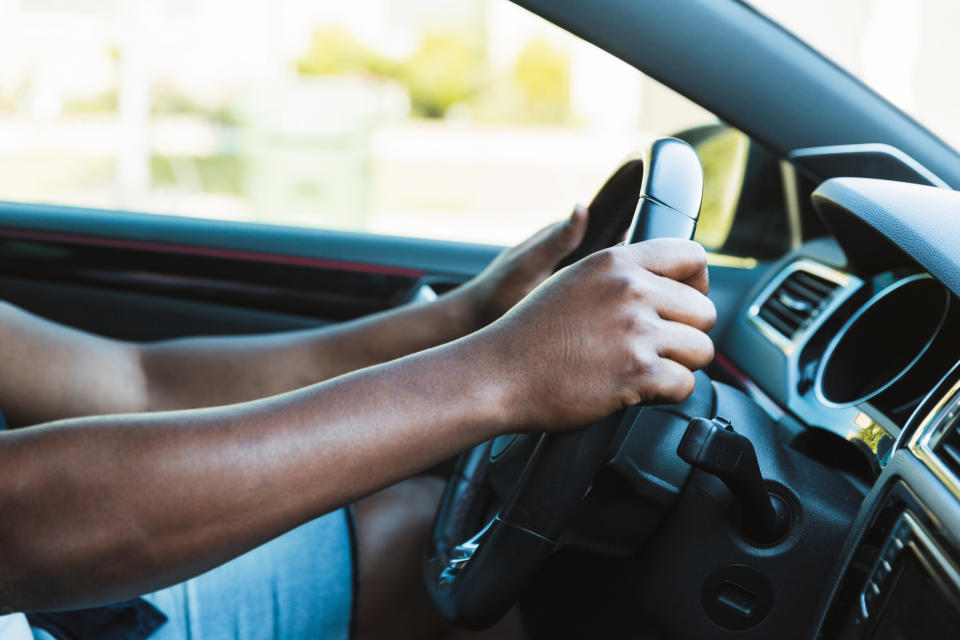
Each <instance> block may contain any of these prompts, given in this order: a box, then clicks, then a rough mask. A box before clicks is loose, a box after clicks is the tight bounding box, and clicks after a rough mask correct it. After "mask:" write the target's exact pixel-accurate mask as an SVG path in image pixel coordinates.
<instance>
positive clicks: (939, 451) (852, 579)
mask: <svg viewBox="0 0 960 640" xmlns="http://www.w3.org/2000/svg"><path fill="white" fill-rule="evenodd" d="M911 422H912V423H913V424H911V425H909V426H908V429H905V431H904V436H903V437H902V438H901V441H900V443H898V447H897V449H896V451H895V453H894V455H893V457H892V458H891V461H890V464H889V465H888V467H887V468H886V469H885V471H884V473H883V475H882V476H881V478H880V481H879V482H878V483H877V486H876V488H875V489H874V491H873V493H871V495H870V497H869V498H868V500H867V502H866V503H865V505H864V508H863V509H862V510H861V514H860V516H859V517H858V521H859V524H860V526H858V525H856V524H855V525H854V527H853V529H852V530H853V531H860V532H863V533H862V535H857V536H854V537H853V538H852V539H850V540H848V541H847V544H846V549H845V557H846V561H845V563H844V564H843V566H842V567H841V569H840V574H839V576H838V578H839V580H838V581H836V583H837V584H838V586H837V588H836V590H835V591H834V592H833V593H832V594H829V597H828V598H827V601H828V602H829V604H828V605H827V606H826V607H825V609H826V614H825V616H824V617H823V619H822V621H821V624H820V627H819V632H818V636H817V637H819V638H823V639H838V640H848V639H849V640H860V639H864V640H866V639H869V640H907V639H911V640H912V639H923V640H946V639H947V638H951V639H953V638H960V539H958V531H960V529H958V524H960V523H958V522H956V520H957V519H958V515H957V513H958V511H960V508H958V506H960V480H958V478H957V472H958V470H960V448H957V447H956V446H955V445H957V444H960V372H958V371H957V369H956V368H955V369H954V371H952V372H951V373H950V374H949V375H948V376H947V377H946V378H945V379H944V381H942V382H941V383H940V385H939V386H938V388H937V389H935V390H934V391H933V392H932V393H931V394H930V395H929V396H928V398H927V399H926V400H925V401H924V403H923V405H922V406H921V407H920V408H919V409H918V411H917V412H916V413H915V414H914V417H913V419H912V420H911ZM955 441H957V442H955Z"/></svg>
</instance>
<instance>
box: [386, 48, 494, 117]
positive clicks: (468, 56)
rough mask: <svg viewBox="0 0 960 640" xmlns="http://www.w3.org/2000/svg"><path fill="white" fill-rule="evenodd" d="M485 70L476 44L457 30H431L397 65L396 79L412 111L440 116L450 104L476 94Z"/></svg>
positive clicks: (424, 114)
mask: <svg viewBox="0 0 960 640" xmlns="http://www.w3.org/2000/svg"><path fill="white" fill-rule="evenodd" d="M485 73H486V61H485V57H484V55H483V52H482V51H481V50H480V48H479V47H473V46H470V45H469V44H468V42H467V40H466V39H465V38H463V37H462V36H461V35H460V34H458V33H445V32H434V33H428V34H426V35H425V36H424V37H423V39H422V40H421V41H420V46H419V48H418V49H417V50H416V51H415V52H414V54H413V55H412V56H410V57H409V58H407V59H406V60H404V61H402V62H401V63H400V64H399V65H398V69H397V74H396V79H397V80H399V81H400V82H401V84H403V85H404V86H405V87H406V89H407V92H408V93H409V94H410V107H411V109H412V110H413V113H414V115H418V116H422V117H425V118H442V117H443V116H444V115H446V113H447V111H448V110H449V109H450V107H452V106H453V105H455V104H468V103H469V102H470V100H471V99H472V98H474V97H475V96H476V94H477V92H478V91H479V90H480V88H481V86H482V84H483V77H484V75H485Z"/></svg>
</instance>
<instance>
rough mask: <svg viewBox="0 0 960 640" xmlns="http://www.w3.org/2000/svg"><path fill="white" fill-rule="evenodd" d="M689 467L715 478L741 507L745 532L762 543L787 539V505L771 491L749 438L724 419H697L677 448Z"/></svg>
mask: <svg viewBox="0 0 960 640" xmlns="http://www.w3.org/2000/svg"><path fill="white" fill-rule="evenodd" d="M677 453H678V454H679V455H680V457H681V458H682V459H683V460H684V461H685V462H686V463H687V464H689V465H691V466H693V467H696V468H698V469H701V470H703V471H706V472H707V473H709V474H711V475H715V476H717V477H718V478H720V480H722V481H723V484H725V485H726V486H727V488H728V489H729V490H730V493H732V494H733V497H734V499H735V500H736V501H737V502H738V503H739V504H740V510H741V512H742V516H743V521H742V526H743V532H744V533H745V534H746V535H747V537H749V538H750V539H751V540H752V541H754V542H758V543H760V544H768V543H773V542H776V541H777V540H779V539H780V538H782V537H783V535H784V534H785V533H786V531H787V527H788V526H789V524H790V514H789V510H788V509H787V506H786V504H784V502H783V501H782V500H781V499H780V498H778V497H777V496H775V495H771V494H770V493H768V492H767V488H766V486H765V485H764V482H763V476H762V475H761V473H760V465H759V463H758V462H757V453H756V451H755V450H754V448H753V443H751V442H750V440H749V439H748V438H746V437H745V436H742V435H740V434H739V433H735V432H734V431H733V428H732V427H731V426H730V423H729V422H728V421H727V420H725V419H724V418H715V419H713V420H708V419H706V418H694V419H693V420H691V421H690V424H689V425H688V426H687V431H686V433H685V434H684V436H683V439H682V440H681V441H680V446H679V447H678V449H677Z"/></svg>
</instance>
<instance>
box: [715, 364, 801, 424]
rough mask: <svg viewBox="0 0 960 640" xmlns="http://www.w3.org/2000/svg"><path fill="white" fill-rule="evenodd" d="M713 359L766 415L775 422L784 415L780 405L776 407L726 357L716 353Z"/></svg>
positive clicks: (771, 400)
mask: <svg viewBox="0 0 960 640" xmlns="http://www.w3.org/2000/svg"><path fill="white" fill-rule="evenodd" d="M713 359H714V361H715V362H716V363H717V365H719V366H721V367H723V368H724V369H726V370H727V373H729V374H730V375H731V376H733V378H734V379H735V380H736V381H737V382H738V383H740V385H741V386H742V387H743V388H744V389H745V390H746V391H747V393H748V394H749V395H750V397H751V398H753V401H754V402H756V403H757V404H759V405H760V408H762V409H763V410H764V411H766V412H767V415H769V416H770V417H771V418H774V419H775V420H779V419H780V418H782V417H783V416H784V415H785V414H784V411H783V409H782V408H781V407H780V405H778V404H777V403H776V401H774V399H773V398H771V397H770V396H768V395H767V394H766V392H765V391H764V390H763V389H761V388H760V387H758V386H757V384H756V383H755V382H754V381H753V380H751V379H750V378H749V377H747V374H745V373H744V372H743V371H741V370H740V368H739V367H738V366H737V365H735V364H733V363H732V362H730V360H729V359H728V358H727V356H725V355H723V354H722V353H717V354H715V355H714V357H713Z"/></svg>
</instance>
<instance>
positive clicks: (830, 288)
mask: <svg viewBox="0 0 960 640" xmlns="http://www.w3.org/2000/svg"><path fill="white" fill-rule="evenodd" d="M795 273H796V281H797V282H800V283H802V284H803V285H804V286H806V287H809V288H810V289H816V290H817V291H818V292H820V296H821V297H824V298H825V297H827V296H829V295H830V294H831V293H833V292H834V290H835V289H836V288H837V283H836V282H831V281H830V280H825V279H824V278H820V277H818V276H815V275H813V274H812V273H805V272H803V271H797V272H795Z"/></svg>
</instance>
